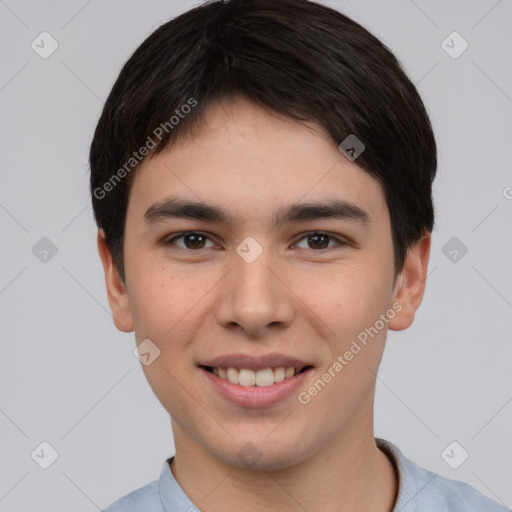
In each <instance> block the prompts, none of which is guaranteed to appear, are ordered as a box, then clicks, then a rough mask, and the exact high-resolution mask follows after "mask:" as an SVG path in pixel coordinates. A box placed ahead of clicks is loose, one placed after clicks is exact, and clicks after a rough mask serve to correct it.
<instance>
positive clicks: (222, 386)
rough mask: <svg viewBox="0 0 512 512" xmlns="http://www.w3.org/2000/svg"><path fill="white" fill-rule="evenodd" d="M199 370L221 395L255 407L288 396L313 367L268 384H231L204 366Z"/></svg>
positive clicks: (275, 402) (239, 403)
mask: <svg viewBox="0 0 512 512" xmlns="http://www.w3.org/2000/svg"><path fill="white" fill-rule="evenodd" d="M200 370H201V371H202V372H203V373H204V374H205V376H206V377H207V378H208V379H209V380H210V382H211V383H212V385H213V387H214V389H215V390H217V391H218V392H219V393H220V394H221V395H222V396H224V397H225V398H227V399H229V400H231V402H233V403H235V404H237V405H241V406H243V407H254V408H256V407H268V406H270V405H274V404H277V403H278V402H280V401H282V400H284V399H285V398H287V397H289V396H290V395H291V394H292V393H293V392H294V391H296V390H297V388H299V387H300V386H301V385H302V384H304V381H305V380H306V379H307V377H308V375H309V373H310V372H311V371H312V370H313V368H308V369H307V370H305V371H303V372H301V373H297V375H294V376H293V377H290V378H288V379H285V380H283V381H281V382H277V383H275V384H271V385H270V386H241V385H240V384H232V383H231V382H228V381H227V380H223V379H221V378H220V377H217V375H215V374H214V373H212V372H209V371H208V370H205V369H204V368H200Z"/></svg>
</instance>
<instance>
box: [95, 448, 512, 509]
mask: <svg viewBox="0 0 512 512" xmlns="http://www.w3.org/2000/svg"><path fill="white" fill-rule="evenodd" d="M376 442H377V445H378V446H379V448H380V449H381V450H383V451H384V452H385V453H386V454H387V455H388V457H389V458H390V459H391V460H392V461H394V463H395V466H396V468H397V470H398V475H399V488H398V499H397V502H396V505H395V507H394V509H393V512H510V510H509V509H507V508H506V507H505V506H503V505H500V504H499V503H496V502H495V501H492V500H490V499H489V498H486V497H485V496H484V495H483V494H480V493H479V492H478V491H477V490H476V489H474V488H473V487H471V486H470V485H468V484H465V483H463V482H459V481H457V480H450V479H448V478H444V477H442V476H439V475H436V474H435V473H432V472H430V471H427V470H425V469H422V468H420V467H418V466H417V465H416V464H414V463H413V462H411V461H410V460H408V459H406V458H405V457H404V456H403V454H402V452H401V451H400V450H399V449H398V448H397V447H396V446H395V445H393V444H391V443H390V442H388V441H384V440H383V439H376ZM172 459H173V457H171V458H169V459H167V460H166V461H165V462H164V465H163V467H162V471H161V472H160V478H159V480H156V481H155V482H152V483H150V484H147V485H145V486H144V487H141V488H140V489H137V490H135V491H133V492H131V493H129V494H127V495H126V496H124V497H122V498H120V499H119V500H117V501H116V502H115V503H113V504H112V505H110V506H109V507H108V508H107V509H105V510H104V511H103V512H201V509H200V508H199V507H197V506H196V505H194V504H193V503H192V502H191V501H190V499H189V498H188V496H187V495H186V494H185V493H184V491H183V489H182V488H181V487H180V486H179V484H178V482H177V481H176V480H175V478H174V476H173V474H172V472H171V470H170V466H169V463H170V462H172Z"/></svg>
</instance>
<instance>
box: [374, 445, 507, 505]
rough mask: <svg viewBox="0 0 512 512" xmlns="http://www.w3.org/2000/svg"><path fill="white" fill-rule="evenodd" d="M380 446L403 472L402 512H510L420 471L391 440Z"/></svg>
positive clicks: (458, 485) (468, 488)
mask: <svg viewBox="0 0 512 512" xmlns="http://www.w3.org/2000/svg"><path fill="white" fill-rule="evenodd" d="M376 441H377V445H378V446H379V448H380V449H381V450H383V451H384V452H385V453H386V454H387V455H388V457H390V458H391V459H392V460H393V461H394V463H395V466H396V467H397V469H398V473H399V491H398V500H397V503H396V506H395V510H397V511H398V510H400V511H401V512H510V511H509V509H507V508H506V507H504V506H503V505H501V504H499V503H497V502H495V501H493V500H491V499H489V498H487V497H486V496H484V495H483V494H481V493H480V492H478V491H477V490H476V489H475V488H474V487H472V486H470V485H468V484H466V483H464V482H460V481H458V480H452V479H449V478H445V477H442V476H440V475H439V474H436V473H433V472H431V471H428V470H426V469H423V468H420V467H419V466H417V465H416V464H415V463H414V462H412V461H410V460H409V459H407V458H406V457H405V456H404V455H403V454H402V453H401V451H400V450H399V449H398V448H397V447H396V446H394V445H393V444H391V443H390V442H388V441H384V440H382V439H377V440H376Z"/></svg>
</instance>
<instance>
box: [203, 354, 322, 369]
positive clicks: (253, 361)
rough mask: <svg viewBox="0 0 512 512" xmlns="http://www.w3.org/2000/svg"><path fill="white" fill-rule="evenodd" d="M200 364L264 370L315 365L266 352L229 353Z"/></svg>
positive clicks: (211, 366) (212, 366)
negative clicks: (256, 353) (248, 353)
mask: <svg viewBox="0 0 512 512" xmlns="http://www.w3.org/2000/svg"><path fill="white" fill-rule="evenodd" d="M198 366H209V367H210V368H216V367H217V368H238V369H240V368H247V369H248V370H254V371H255V372H256V371H258V370H264V369H265V368H279V367H281V366H282V367H284V368H290V367H291V366H293V367H294V368H298V369H302V368H304V367H305V366H313V365H312V364H311V363H310V362H307V361H302V360H300V359H297V358H295V357H290V356H286V355H284V354H264V355H261V356H254V355H246V354H229V355H225V356H217V357H215V358H213V359H209V360H206V361H202V362H200V363H198Z"/></svg>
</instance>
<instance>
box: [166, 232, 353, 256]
mask: <svg viewBox="0 0 512 512" xmlns="http://www.w3.org/2000/svg"><path fill="white" fill-rule="evenodd" d="M186 235H200V236H202V237H204V238H206V239H208V240H210V241H212V240H211V239H210V237H209V236H207V235H205V234H204V233H201V232H200V231H185V232H183V233H180V234H178V235H176V236H174V237H172V238H170V239H169V240H167V241H165V245H172V244H174V243H175V241H176V240H179V239H180V238H183V237H185V236H186ZM314 235H321V236H326V237H328V238H329V242H330V241H336V242H337V243H338V246H347V245H349V243H348V242H346V241H344V240H341V239H340V238H337V237H335V236H333V235H331V234H329V233H326V232H324V231H311V232H309V233H306V234H304V235H303V236H302V237H301V238H300V239H299V240H298V241H297V242H296V243H295V244H294V245H296V244H297V243H299V242H301V241H302V240H304V239H305V238H308V237H310V236H314ZM178 247H179V246H178ZM179 249H180V250H182V251H187V252H199V251H201V250H205V249H211V247H206V248H200V249H188V248H187V247H179ZM327 249H332V247H326V248H323V249H304V250H306V251H314V252H321V251H325V250H327Z"/></svg>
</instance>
